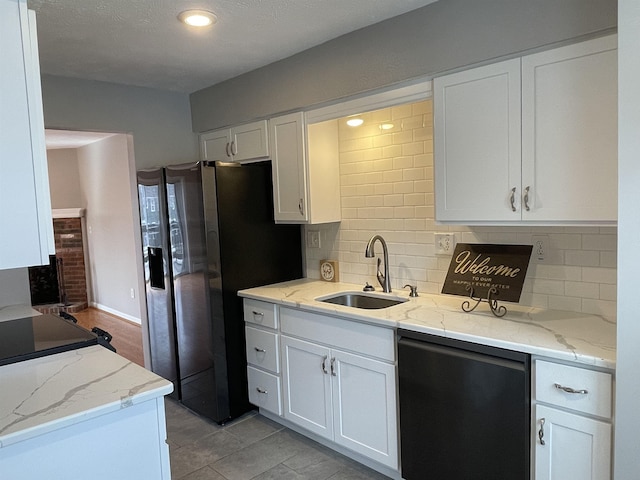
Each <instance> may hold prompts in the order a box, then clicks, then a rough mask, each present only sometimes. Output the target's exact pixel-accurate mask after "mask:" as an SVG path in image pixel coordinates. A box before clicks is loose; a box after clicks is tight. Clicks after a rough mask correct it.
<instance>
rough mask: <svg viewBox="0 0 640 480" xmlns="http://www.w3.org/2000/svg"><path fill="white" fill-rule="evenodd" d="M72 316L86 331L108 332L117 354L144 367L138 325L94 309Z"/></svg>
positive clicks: (140, 330)
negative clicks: (100, 330)
mask: <svg viewBox="0 0 640 480" xmlns="http://www.w3.org/2000/svg"><path fill="white" fill-rule="evenodd" d="M72 315H73V316H74V317H75V318H77V319H78V325H80V326H81V327H83V328H86V329H87V330H91V329H92V328H93V327H98V328H101V329H102V330H105V331H107V332H109V333H110V334H111V335H112V336H113V340H112V341H111V345H113V346H114V347H115V349H116V350H117V352H118V354H119V355H122V356H123V357H124V358H126V359H127V360H131V361H132V362H134V363H137V364H138V365H140V366H143V367H144V355H143V353H142V328H141V327H140V325H136V324H135V323H132V322H130V321H128V320H125V319H124V318H120V317H117V316H115V315H112V314H110V313H106V312H103V311H102V310H98V309H95V308H87V309H86V310H82V311H80V312H76V313H73V314H72Z"/></svg>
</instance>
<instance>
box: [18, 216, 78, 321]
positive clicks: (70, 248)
mask: <svg viewBox="0 0 640 480" xmlns="http://www.w3.org/2000/svg"><path fill="white" fill-rule="evenodd" d="M82 214H83V210H81V209H69V210H61V211H57V212H54V219H53V236H54V239H55V247H56V254H55V258H54V259H52V262H51V265H50V266H49V267H48V268H49V269H51V270H54V271H53V272H47V267H46V266H45V267H33V268H30V269H29V277H30V283H31V298H32V303H34V305H33V308H35V309H36V310H38V311H40V312H42V313H58V312H60V311H64V312H67V313H74V312H79V311H80V310H84V309H85V308H87V306H88V295H87V278H86V270H85V254H84V242H83V228H82ZM43 278H44V279H46V280H43ZM47 282H49V283H50V284H49V285H44V284H46V283H47ZM54 284H55V285H54ZM43 287H44V288H47V287H48V289H49V291H50V292H51V291H53V292H54V293H55V292H56V291H57V292H58V295H55V298H51V299H50V300H49V302H47V303H41V304H39V305H36V304H35V303H36V299H37V298H38V297H39V295H38V294H37V292H38V290H39V289H42V288H43Z"/></svg>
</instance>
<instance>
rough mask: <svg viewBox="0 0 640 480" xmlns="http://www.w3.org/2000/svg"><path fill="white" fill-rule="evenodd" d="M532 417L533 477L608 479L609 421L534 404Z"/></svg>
mask: <svg viewBox="0 0 640 480" xmlns="http://www.w3.org/2000/svg"><path fill="white" fill-rule="evenodd" d="M534 418H535V419H536V424H535V429H534V434H535V436H534V441H535V442H536V447H535V480H566V479H568V478H576V479H577V478H579V479H581V480H582V479H584V480H609V478H611V425H610V424H608V423H605V422H600V421H598V420H593V419H591V418H586V417H582V416H580V415H574V414H572V413H567V412H564V411H561V410H556V409H554V408H549V407H546V406H544V405H536V406H535V411H534ZM543 421H544V423H543ZM541 431H542V432H543V435H542V440H543V441H544V442H545V444H544V445H542V444H541V442H540V438H539V435H540V432H541Z"/></svg>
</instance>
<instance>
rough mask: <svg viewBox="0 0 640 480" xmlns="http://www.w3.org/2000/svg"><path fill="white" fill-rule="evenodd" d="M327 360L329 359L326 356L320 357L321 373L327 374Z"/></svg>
mask: <svg viewBox="0 0 640 480" xmlns="http://www.w3.org/2000/svg"><path fill="white" fill-rule="evenodd" d="M327 358H329V356H328V355H325V356H324V357H322V373H327Z"/></svg>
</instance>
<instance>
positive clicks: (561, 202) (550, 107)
mask: <svg viewBox="0 0 640 480" xmlns="http://www.w3.org/2000/svg"><path fill="white" fill-rule="evenodd" d="M617 71H618V63H617V38H616V36H609V37H605V38H598V39H595V40H590V41H587V42H583V43H579V44H576V45H569V46H567V47H563V48H558V49H554V50H549V51H546V52H542V53H538V54H535V55H529V56H526V57H523V58H522V186H523V188H524V189H527V188H529V201H528V206H529V208H528V209H527V208H526V206H525V208H524V210H523V211H522V218H523V220H527V221H529V220H531V221H549V220H550V221H559V222H564V221H574V222H597V223H606V222H615V221H616V219H617V202H618V186H617V182H618V168H617V167H618V148H617V145H618V121H617V117H618V109H617V104H618V76H617Z"/></svg>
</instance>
